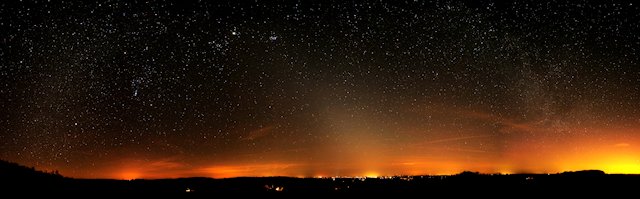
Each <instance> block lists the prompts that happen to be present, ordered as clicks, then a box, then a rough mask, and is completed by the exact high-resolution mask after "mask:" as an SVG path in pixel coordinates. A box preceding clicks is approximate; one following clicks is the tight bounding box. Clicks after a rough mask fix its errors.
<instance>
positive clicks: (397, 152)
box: [0, 0, 640, 179]
mask: <svg viewBox="0 0 640 199" xmlns="http://www.w3.org/2000/svg"><path fill="white" fill-rule="evenodd" d="M178 2H179V3H170V2H164V1H158V2H156V1H151V2H146V1H132V2H130V1H122V2H119V1H105V2H101V3H90V2H84V1H72V2H69V1H62V2H58V1H54V2H46V1H33V2H5V1H2V2H0V159H4V160H8V161H13V162H17V163H20V164H23V165H27V166H35V167H36V168H37V169H42V170H49V171H51V170H59V171H60V173H61V174H63V175H65V176H71V177H79V178H116V179H132V178H165V177H189V176H204V177H216V178H223V177H236V176H295V177H314V176H378V175H397V174H408V175H415V174H453V173H458V172H461V171H465V170H469V171H479V172H484V173H518V172H536V173H547V172H550V173H555V172H562V171H569V170H581V169H600V170H603V171H605V172H609V173H640V60H639V59H640V6H639V5H640V3H636V2H632V1H629V2H619V1H603V2H592V1H570V3H557V2H556V3H546V2H539V1H520V2H517V3H516V2H512V3H506V2H503V1H497V0H496V1H462V2H458V1H455V2H448V1H438V2H425V1H407V2H403V1H388V2H387V1H382V2H380V1H370V2H368V3H364V2H359V1H335V2H328V1H323V2H316V1H313V2H309V1H287V2H278V3H276V2H274V1H259V2H250V3H249V2H247V3H240V2H235V1H232V2H220V1H210V2H200V3H188V2H185V1H178Z"/></svg>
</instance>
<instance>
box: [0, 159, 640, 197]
mask: <svg viewBox="0 0 640 199" xmlns="http://www.w3.org/2000/svg"><path fill="white" fill-rule="evenodd" d="M0 183H1V185H2V186H1V187H0V191H2V192H3V193H11V192H22V193H91V194H96V193H110V194H112V193H123V194H124V193H126V194H157V193H185V194H203V193H204V194H215V193H233V192H236V193H261V192H289V193H291V192H300V193H339V192H351V193H372V192H373V193H375V192H380V193H424V194H461V195H469V194H496V193H522V194H536V193H543V194H546V193H548V194H556V193H565V194H566V193H569V194H572V193H580V194H590V193H600V194H603V193H604V194H609V193H612V194H614V193H621V192H629V191H633V190H637V189H638V188H639V187H640V175H608V174H605V173H604V172H602V171H597V170H591V171H579V172H565V173H560V174H550V175H547V174H512V175H487V174H478V173H473V172H463V173H461V174H458V175H452V176H397V177H384V178H288V177H261V178H231V179H212V178H180V179H160V180H105V179H72V178H66V177H63V176H61V175H58V174H57V173H55V172H54V173H46V172H40V171H36V170H34V169H33V168H28V167H24V166H20V165H17V164H14V163H8V162H4V161H0Z"/></svg>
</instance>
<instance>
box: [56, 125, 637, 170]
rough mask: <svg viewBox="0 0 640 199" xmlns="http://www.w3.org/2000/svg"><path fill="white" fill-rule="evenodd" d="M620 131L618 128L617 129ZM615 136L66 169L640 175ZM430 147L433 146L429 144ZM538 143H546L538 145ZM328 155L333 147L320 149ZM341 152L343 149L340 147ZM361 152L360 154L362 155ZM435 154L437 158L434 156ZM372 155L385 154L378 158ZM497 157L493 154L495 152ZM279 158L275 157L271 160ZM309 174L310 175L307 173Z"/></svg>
mask: <svg viewBox="0 0 640 199" xmlns="http://www.w3.org/2000/svg"><path fill="white" fill-rule="evenodd" d="M619 130H621V129H619ZM621 131H623V132H622V133H616V135H618V137H610V138H597V139H591V138H589V137H588V136H585V137H580V136H574V137H570V138H566V137H565V138H562V139H558V140H555V141H552V140H545V141H541V140H538V141H535V142H522V143H518V144H514V145H513V146H510V147H509V150H508V151H504V152H503V153H502V154H500V155H499V156H498V158H488V157H491V156H492V155H490V154H486V153H487V152H483V151H474V150H471V149H463V148H455V147H454V148H447V147H443V146H434V147H432V148H429V147H425V146H423V143H417V144H415V145H407V146H406V147H405V148H404V149H403V150H401V151H386V152H385V151H384V150H385V149H383V148H375V147H371V148H368V149H367V150H368V151H371V154H369V155H363V154H359V153H353V154H351V155H353V157H351V159H352V161H346V162H342V161H334V162H331V161H327V162H316V163H296V162H291V161H278V160H276V159H272V158H270V157H269V155H268V154H262V155H261V156H263V157H264V159H265V160H267V161H263V162H258V161H254V162H251V163H248V161H247V160H241V161H238V162H233V161H229V162H225V163H221V164H215V163H210V164H207V163H200V164H198V165H195V164H189V163H188V162H181V161H179V160H180V158H179V157H174V158H170V159H161V160H147V161H141V160H138V159H130V158H127V159H120V160H115V161H114V162H118V163H117V164H114V165H111V166H108V167H105V168H96V170H93V171H92V170H85V171H83V172H82V173H79V172H78V171H64V170H62V171H61V172H62V173H63V174H71V175H70V176H71V177H79V178H114V179H138V178H149V179H156V178H176V177H196V176H200V177H202V176H204V177H213V178H231V177H243V176H292V177H318V176H325V177H326V176H389V175H424V174H429V175H448V174H456V173H460V172H462V171H478V172H481V173H505V174H509V173H558V172H563V171H576V170H587V169H599V170H603V171H604V172H606V173H615V174H632V173H640V148H639V147H638V146H637V145H635V144H634V143H638V138H637V137H633V135H635V134H636V133H637V132H638V131H637V129H626V130H624V129H622V130H621ZM474 139H487V138H482V137H470V138H448V139H442V140H441V141H439V142H435V143H438V144H442V145H452V144H453V145H455V144H456V143H458V142H464V141H466V142H467V143H468V142H472V141H473V140H474ZM432 143H434V142H433V141H432ZM539 143H545V145H544V146H540V144H539ZM322 150H325V151H327V152H328V153H330V152H331V151H335V150H336V149H332V148H324V149H322ZM342 150H344V149H342ZM363 153H364V152H363ZM434 153H438V154H439V155H433V154H434ZM376 154H384V156H379V155H376ZM494 155H495V154H494ZM275 157H278V156H274V158H275ZM309 171H313V172H312V173H310V172H309Z"/></svg>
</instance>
